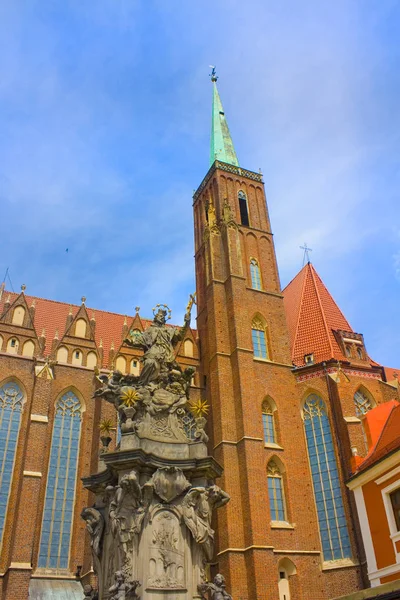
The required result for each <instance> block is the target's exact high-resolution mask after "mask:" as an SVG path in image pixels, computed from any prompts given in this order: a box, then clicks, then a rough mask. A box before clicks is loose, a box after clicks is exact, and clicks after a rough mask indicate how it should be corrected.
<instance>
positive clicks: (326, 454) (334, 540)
mask: <svg viewBox="0 0 400 600" xmlns="http://www.w3.org/2000/svg"><path fill="white" fill-rule="evenodd" d="M303 419H304V428H305V433H306V440H307V449H308V456H309V461H310V468H311V474H312V481H313V488H314V496H315V502H316V506H317V515H318V523H319V531H320V536H321V544H322V551H323V556H324V560H326V561H331V560H338V559H341V558H350V556H351V548H350V540H349V534H348V530H347V523H346V517H345V513H344V506H343V499H342V492H341V489H340V481H339V473H338V467H337V462H336V456H335V450H334V447H333V438H332V431H331V426H330V423H329V419H328V415H327V411H326V406H325V403H324V402H323V400H322V399H321V398H320V397H319V396H317V395H316V394H310V396H308V398H307V400H306V402H305V404H304V408H303Z"/></svg>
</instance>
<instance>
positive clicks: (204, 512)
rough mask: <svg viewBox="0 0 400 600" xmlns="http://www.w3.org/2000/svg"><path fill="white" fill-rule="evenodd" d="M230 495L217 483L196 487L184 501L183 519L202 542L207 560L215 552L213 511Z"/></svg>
mask: <svg viewBox="0 0 400 600" xmlns="http://www.w3.org/2000/svg"><path fill="white" fill-rule="evenodd" d="M229 500H230V496H229V495H228V494H227V493H226V492H224V491H222V490H221V488H219V487H218V486H217V485H211V486H209V487H206V488H204V487H194V488H192V489H191V490H189V491H188V493H187V494H186V496H185V498H184V499H183V502H182V511H183V519H184V521H185V523H186V526H187V527H188V529H189V530H190V532H191V534H192V535H193V537H194V539H195V541H196V542H197V543H198V544H201V545H202V547H203V549H204V553H205V555H206V558H207V560H211V559H212V556H213V552H214V530H213V529H212V527H211V519H212V512H213V510H214V508H219V507H220V506H223V505H224V504H226V503H227V502H229Z"/></svg>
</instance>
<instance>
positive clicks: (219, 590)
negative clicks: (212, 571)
mask: <svg viewBox="0 0 400 600" xmlns="http://www.w3.org/2000/svg"><path fill="white" fill-rule="evenodd" d="M198 590H199V592H200V594H201V595H202V598H203V599H204V600H206V595H205V594H206V593H207V592H208V591H210V592H211V600H233V598H232V596H231V595H230V594H228V592H227V591H226V589H225V577H224V576H223V575H221V573H218V574H217V575H216V576H215V577H214V581H213V583H208V582H207V583H201V584H200V585H199V586H198Z"/></svg>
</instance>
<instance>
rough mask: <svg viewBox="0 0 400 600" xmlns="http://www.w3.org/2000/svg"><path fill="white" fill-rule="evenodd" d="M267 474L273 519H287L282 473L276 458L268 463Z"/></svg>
mask: <svg viewBox="0 0 400 600" xmlns="http://www.w3.org/2000/svg"><path fill="white" fill-rule="evenodd" d="M267 475H268V497H269V508H270V512H271V521H286V507H285V499H284V495H283V485H282V473H281V471H280V469H279V467H278V465H277V463H276V462H275V460H274V459H272V460H270V461H269V463H268V468H267Z"/></svg>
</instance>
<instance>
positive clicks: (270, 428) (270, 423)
mask: <svg viewBox="0 0 400 600" xmlns="http://www.w3.org/2000/svg"><path fill="white" fill-rule="evenodd" d="M262 421H263V429H264V442H265V443H266V444H275V443H276V435H275V423H274V411H273V408H272V405H271V402H269V400H267V399H266V400H264V402H263V404H262Z"/></svg>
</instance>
